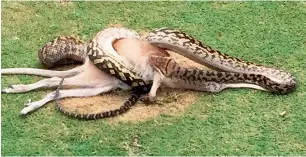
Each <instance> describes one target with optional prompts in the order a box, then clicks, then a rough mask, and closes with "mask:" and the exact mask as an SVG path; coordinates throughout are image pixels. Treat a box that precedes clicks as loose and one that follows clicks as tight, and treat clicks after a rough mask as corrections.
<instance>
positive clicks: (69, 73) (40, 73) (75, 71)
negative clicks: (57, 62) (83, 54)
mask: <svg viewBox="0 0 306 157" xmlns="http://www.w3.org/2000/svg"><path fill="white" fill-rule="evenodd" d="M83 70H84V65H81V66H78V67H76V68H73V69H70V70H65V71H57V70H44V69H36V68H7V69H1V74H2V75H9V74H27V75H38V76H45V77H61V78H63V77H71V76H75V75H77V74H79V73H81V72H82V71H83Z"/></svg>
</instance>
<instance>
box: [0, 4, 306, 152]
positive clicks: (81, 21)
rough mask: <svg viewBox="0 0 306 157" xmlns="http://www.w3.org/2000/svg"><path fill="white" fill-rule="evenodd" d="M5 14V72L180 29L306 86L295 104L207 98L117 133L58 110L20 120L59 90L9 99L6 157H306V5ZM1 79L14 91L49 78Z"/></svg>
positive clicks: (78, 8)
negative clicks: (107, 35) (71, 44)
mask: <svg viewBox="0 0 306 157" xmlns="http://www.w3.org/2000/svg"><path fill="white" fill-rule="evenodd" d="M1 9H2V23H1V27H2V32H1V33H2V36H1V38H2V40H1V48H2V50H1V67H2V68H11V67H32V68H42V66H41V65H40V63H39V61H38V56H37V50H38V49H39V48H40V47H41V46H42V45H43V44H45V43H46V42H47V41H51V40H52V39H54V38H56V37H58V36H60V35H67V36H69V35H75V36H79V37H80V38H81V39H83V40H85V41H88V40H89V39H90V38H91V37H93V36H94V34H95V33H97V32H98V31H100V30H102V29H104V28H106V27H108V26H110V25H114V24H121V25H123V26H126V27H128V28H131V29H134V30H136V31H146V32H148V31H150V30H152V29H153V28H160V27H170V28H176V29H181V30H183V31H184V32H186V33H188V34H191V35H192V36H194V37H196V38H197V39H199V40H200V41H202V42H204V43H205V44H207V45H209V46H211V47H214V48H216V49H218V50H220V51H221V52H224V53H227V54H229V55H231V56H235V57H238V58H242V59H244V60H247V61H251V62H256V63H260V64H264V65H268V66H273V67H277V68H280V69H282V70H286V71H288V72H290V73H292V74H293V75H294V76H296V78H297V83H298V84H297V89H296V91H295V92H293V93H291V94H288V95H274V94H270V93H267V92H263V91H258V90H252V89H230V90H225V91H222V92H220V93H217V94H212V93H203V94H201V96H200V98H199V99H198V100H197V101H196V102H195V103H194V104H192V105H191V107H189V108H188V109H187V110H186V111H185V112H184V113H183V114H182V115H181V116H175V115H173V116H169V115H160V116H159V117H157V118H154V119H151V120H147V121H144V122H137V123H118V124H116V125H112V124H110V123H108V120H97V121H81V120H76V119H72V118H69V117H67V116H64V115H62V114H60V112H59V111H57V110H56V108H55V105H54V103H53V102H52V103H49V104H48V105H45V106H44V107H42V108H41V109H39V110H37V111H35V112H34V113H32V114H30V115H29V116H28V117H26V118H21V117H19V116H18V113H19V111H20V110H21V109H22V108H23V104H24V103H25V102H26V101H27V100H28V99H31V100H32V101H36V100H39V99H41V98H42V97H44V96H45V95H46V94H47V93H48V92H50V90H48V91H39V90H36V91H33V92H29V93H23V94H1V100H2V102H1V110H2V117H1V118H2V119H1V123H2V124H1V125H2V131H1V136H2V141H1V150H2V152H1V155H5V156H8V155H10V156H13V155H14V156H18V155H40V156H47V155H49V156H61V155H65V156H71V155H79V156H81V155H88V156H91V155H99V156H100V155H117V156H119V155H306V86H305V82H306V72H305V69H306V3H305V2H228V3H218V2H78V3H64V4H61V3H59V2H2V8H1ZM1 79H2V80H1V87H2V88H6V87H7V86H8V85H9V84H28V83H34V82H36V81H38V80H40V79H42V77H36V76H26V75H11V76H9V75H6V76H1ZM283 113H285V114H284V115H283Z"/></svg>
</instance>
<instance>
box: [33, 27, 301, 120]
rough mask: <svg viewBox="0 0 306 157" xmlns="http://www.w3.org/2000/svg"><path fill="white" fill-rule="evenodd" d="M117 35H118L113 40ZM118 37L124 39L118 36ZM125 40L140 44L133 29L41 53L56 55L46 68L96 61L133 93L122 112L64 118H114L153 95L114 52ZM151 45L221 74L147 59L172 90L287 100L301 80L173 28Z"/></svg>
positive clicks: (162, 32) (160, 31)
mask: <svg viewBox="0 0 306 157" xmlns="http://www.w3.org/2000/svg"><path fill="white" fill-rule="evenodd" d="M114 32H115V34H112V33H114ZM116 32H119V33H117V34H116ZM120 32H121V33H120ZM125 32H127V33H126V34H127V35H126V36H122V34H124V33H125ZM103 34H105V36H103ZM121 38H139V39H141V37H140V36H139V35H138V34H137V33H135V32H134V31H131V30H128V29H123V28H122V29H106V30H104V31H101V32H99V33H98V34H97V35H96V37H94V38H93V39H92V40H91V41H90V43H89V44H88V45H87V46H84V45H85V44H83V43H81V42H80V43H79V42H68V44H67V42H63V41H62V40H57V41H60V44H61V46H53V47H50V49H47V48H43V49H42V50H45V51H40V52H39V53H46V52H47V51H51V52H50V54H49V55H41V56H42V57H40V60H41V62H42V63H44V64H45V65H46V64H49V65H52V64H54V61H59V60H62V59H63V58H62V57H64V56H65V54H63V53H67V51H68V52H70V53H72V54H77V55H76V56H77V57H76V56H74V57H76V58H78V59H79V61H80V60H81V61H83V60H84V59H83V60H82V58H85V57H86V56H87V55H88V57H89V59H90V61H92V62H93V63H94V65H96V67H98V68H99V69H101V70H102V71H104V72H106V73H109V74H110V75H112V76H114V77H116V78H118V79H120V80H121V81H123V82H124V83H126V84H128V85H130V86H131V87H132V90H133V91H134V93H133V94H132V95H131V97H130V99H129V100H128V101H127V103H124V105H123V106H122V107H120V109H117V110H113V111H107V112H105V113H98V114H76V113H70V112H68V111H65V110H64V109H63V108H62V107H61V106H60V105H57V106H58V108H59V109H60V110H61V111H62V112H63V113H66V114H68V115H70V116H73V117H78V118H85V119H97V118H105V117H109V116H115V115H118V114H122V113H124V112H126V111H127V110H128V109H129V108H130V107H131V106H132V105H133V104H135V102H136V101H137V100H138V98H139V97H140V94H142V93H143V92H148V91H149V89H150V86H151V82H148V81H144V80H143V78H142V76H141V75H139V74H138V73H136V72H134V71H133V70H131V67H130V65H131V63H127V62H126V61H124V59H121V58H120V56H119V55H118V54H117V53H116V51H115V50H114V49H113V47H112V42H114V40H116V39H121ZM146 40H147V41H149V42H150V43H151V44H153V45H156V46H158V47H161V48H166V49H169V50H172V51H175V52H177V53H179V54H181V55H183V56H185V57H187V58H189V59H191V60H194V61H196V62H198V63H200V64H203V65H206V66H208V67H212V68H213V69H217V70H219V71H206V70H200V69H195V68H183V67H181V66H179V65H178V64H177V63H176V62H175V61H174V60H173V59H169V58H168V59H167V58H165V57H158V56H157V57H156V56H155V57H154V56H150V57H148V60H149V62H150V64H151V65H152V66H154V67H156V68H157V69H159V70H160V71H161V72H162V73H163V75H165V76H166V77H168V79H169V82H171V83H172V84H180V85H181V87H183V88H187V89H194V90H200V91H209V92H219V91H221V90H222V89H224V88H227V86H226V84H236V83H249V84H255V85H258V86H261V87H262V88H264V89H266V90H268V91H271V92H275V93H279V94H284V93H290V92H292V91H293V90H294V89H295V87H296V79H295V78H294V77H293V76H292V75H291V74H289V73H287V72H284V71H281V70H277V69H274V68H269V67H265V66H262V65H258V64H254V63H251V62H247V61H243V60H241V59H238V58H234V57H231V56H229V55H227V54H223V53H221V52H219V51H218V50H215V49H212V48H211V47H209V46H206V45H204V44H202V43H201V42H200V41H198V40H196V39H195V38H193V37H191V36H189V35H187V34H185V33H184V32H182V31H179V30H173V29H168V28H162V29H156V30H153V31H152V32H151V33H150V34H149V36H148V37H147V38H146ZM72 41H73V40H72ZM52 43H56V42H52ZM71 43H72V44H71ZM101 43H102V44H101ZM49 45H50V44H49ZM51 45H52V44H51ZM66 45H68V47H69V48H66V47H65V46H66ZM73 45H77V46H78V48H77V49H79V50H76V49H74V48H73ZM58 49H60V50H62V51H60V54H58V53H59V52H58ZM74 52H78V53H74ZM84 52H86V53H84ZM52 54H54V55H55V54H58V57H54V59H52ZM85 54H86V55H85ZM47 56H48V57H47ZM59 56H61V57H59ZM68 56H71V55H68ZM46 57H47V58H49V59H50V61H48V62H47V61H43V60H44V59H46ZM64 58H65V57H64ZM71 58H72V57H71ZM162 63H166V64H162ZM171 83H170V86H171ZM176 87H177V85H176Z"/></svg>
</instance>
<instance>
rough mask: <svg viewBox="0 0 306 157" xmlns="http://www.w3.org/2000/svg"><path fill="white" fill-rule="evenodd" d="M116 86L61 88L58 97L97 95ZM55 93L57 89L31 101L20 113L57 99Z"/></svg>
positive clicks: (25, 112) (22, 113)
mask: <svg viewBox="0 0 306 157" xmlns="http://www.w3.org/2000/svg"><path fill="white" fill-rule="evenodd" d="M115 88H116V86H115V85H114V84H110V85H107V86H104V87H94V88H82V89H69V90H60V91H59V96H58V99H61V98H66V97H88V96H95V95H98V94H100V93H105V92H108V91H110V90H112V89H115ZM55 94H56V91H53V92H51V93H49V94H48V95H47V96H46V97H45V98H43V99H41V100H39V101H35V102H31V103H28V104H26V106H27V107H25V108H23V109H22V110H21V111H20V114H21V115H25V114H27V113H29V112H31V111H34V110H36V109H38V108H40V107H42V106H43V105H45V104H46V103H48V102H49V101H52V100H54V99H55V98H54V96H55Z"/></svg>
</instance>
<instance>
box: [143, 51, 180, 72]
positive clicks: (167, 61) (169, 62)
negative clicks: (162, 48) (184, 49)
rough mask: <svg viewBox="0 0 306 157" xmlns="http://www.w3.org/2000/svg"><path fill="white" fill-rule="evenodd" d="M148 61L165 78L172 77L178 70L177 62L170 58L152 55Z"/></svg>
mask: <svg viewBox="0 0 306 157" xmlns="http://www.w3.org/2000/svg"><path fill="white" fill-rule="evenodd" d="M148 61H149V64H150V65H151V66H152V67H153V68H155V70H157V71H159V72H161V73H162V74H163V75H164V76H170V75H171V74H172V73H173V72H174V71H175V70H176V69H177V68H178V65H177V63H176V61H175V60H174V59H173V58H170V57H161V56H156V55H150V56H149V58H148Z"/></svg>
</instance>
